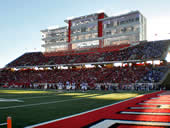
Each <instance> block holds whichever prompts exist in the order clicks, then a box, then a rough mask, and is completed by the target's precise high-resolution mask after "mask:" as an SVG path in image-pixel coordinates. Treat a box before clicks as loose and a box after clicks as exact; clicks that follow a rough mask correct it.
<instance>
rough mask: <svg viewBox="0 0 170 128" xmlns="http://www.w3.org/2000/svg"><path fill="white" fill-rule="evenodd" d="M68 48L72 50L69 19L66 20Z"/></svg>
mask: <svg viewBox="0 0 170 128" xmlns="http://www.w3.org/2000/svg"><path fill="white" fill-rule="evenodd" d="M67 42H68V50H69V51H71V50H72V44H71V43H70V42H71V20H69V21H68V41H67Z"/></svg>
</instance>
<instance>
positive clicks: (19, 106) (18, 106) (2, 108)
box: [0, 94, 107, 110]
mask: <svg viewBox="0 0 170 128" xmlns="http://www.w3.org/2000/svg"><path fill="white" fill-rule="evenodd" d="M102 95H107V94H102ZM102 95H96V96H102ZM96 96H87V97H82V98H75V99H73V98H72V99H66V100H59V101H50V102H42V103H35V104H25V105H16V106H8V107H0V110H4V109H10V108H22V107H29V106H37V105H44V104H54V103H60V102H66V101H74V100H81V99H86V98H88V97H96Z"/></svg>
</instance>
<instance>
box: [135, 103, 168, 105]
mask: <svg viewBox="0 0 170 128" xmlns="http://www.w3.org/2000/svg"><path fill="white" fill-rule="evenodd" d="M138 104H139V105H170V104H154V103H138Z"/></svg>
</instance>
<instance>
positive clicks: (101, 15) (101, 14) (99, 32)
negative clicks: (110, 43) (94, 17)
mask: <svg viewBox="0 0 170 128" xmlns="http://www.w3.org/2000/svg"><path fill="white" fill-rule="evenodd" d="M103 18H104V13H100V14H98V20H99V19H103ZM102 36H103V23H102V21H98V37H102ZM99 47H100V48H102V47H103V41H102V40H100V41H99Z"/></svg>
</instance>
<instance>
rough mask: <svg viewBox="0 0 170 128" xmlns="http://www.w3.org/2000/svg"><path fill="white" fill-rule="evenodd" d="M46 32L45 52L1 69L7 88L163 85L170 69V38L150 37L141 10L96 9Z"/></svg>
mask: <svg viewBox="0 0 170 128" xmlns="http://www.w3.org/2000/svg"><path fill="white" fill-rule="evenodd" d="M65 22H66V23H68V26H65V27H60V28H55V29H45V30H41V33H42V40H43V41H44V44H43V45H42V47H44V48H45V52H28V53H25V54H23V55H21V56H20V57H18V58H16V59H15V60H13V61H12V62H10V63H8V64H7V65H6V66H5V67H4V68H3V69H1V71H0V83H1V85H2V87H7V88H40V89H44V88H48V89H59V83H62V84H63V88H64V86H65V85H66V84H67V82H70V83H74V84H76V88H77V89H79V88H80V86H81V83H83V82H85V83H87V85H88V88H89V89H105V90H106V89H107V90H112V89H115V88H116V89H130V90H131V89H136V90H138V89H141V90H142V89H148V90H153V89H160V87H161V86H160V85H161V83H162V82H163V81H164V80H165V78H166V77H167V76H168V73H169V64H168V63H167V61H166V56H167V55H168V54H169V52H170V40H158V41H147V40H146V18H145V17H144V16H143V15H142V14H141V13H140V12H139V11H132V12H129V13H126V14H122V15H119V16H113V17H108V16H107V15H106V14H105V13H95V14H90V15H86V16H81V17H77V18H73V19H68V20H65Z"/></svg>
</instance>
